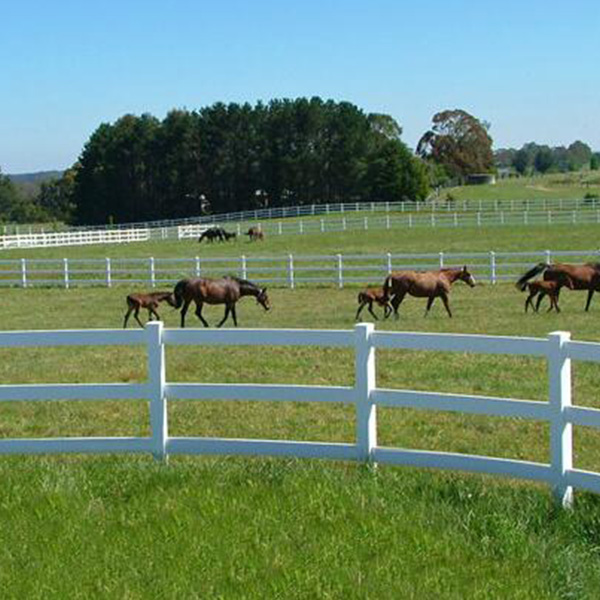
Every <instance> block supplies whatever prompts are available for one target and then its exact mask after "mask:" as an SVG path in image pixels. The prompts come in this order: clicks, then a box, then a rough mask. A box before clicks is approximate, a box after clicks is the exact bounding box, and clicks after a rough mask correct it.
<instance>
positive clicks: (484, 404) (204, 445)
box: [0, 322, 600, 506]
mask: <svg viewBox="0 0 600 600" xmlns="http://www.w3.org/2000/svg"><path fill="white" fill-rule="evenodd" d="M82 345H95V346H98V345H142V346H145V347H146V348H147V356H148V358H147V361H148V379H147V381H146V382H144V383H135V384H122V383H104V384H52V385H39V384H38V385H33V384H31V385H29V384H22V385H0V402H7V401H25V400H29V401H41V400H133V399H146V400H149V401H150V427H151V435H150V437H118V438H117V437H94V438H69V437H66V438H65V437H63V438H52V439H0V454H15V453H23V454H37V453H45V452H88V453H97V452H148V453H152V454H154V455H155V456H156V457H158V458H165V457H166V456H167V455H168V454H247V455H270V456H295V457H300V458H306V457H314V458H329V459H336V460H355V461H363V462H370V463H385V464H397V465H411V466H420V467H434V468H442V469H456V470H464V471H472V472H478V473H489V474H492V475H508V476H512V477H518V478H524V479H530V480H536V481H541V482H545V483H547V484H548V485H550V486H551V487H552V489H553V491H554V494H555V496H556V498H557V500H558V501H559V503H560V504H561V505H563V506H570V505H571V503H572V500H573V488H581V489H586V490H589V491H592V492H595V493H600V473H596V472H591V471H584V470H580V469H576V468H574V466H573V440H572V435H573V431H572V430H573V425H585V426H587V427H594V428H600V410H597V409H592V408H584V407H580V406H572V403H571V360H572V359H575V360H586V361H594V362H600V344H596V343H590V342H573V341H571V340H570V334H568V333H565V332H556V333H551V334H550V335H549V336H548V338H547V339H541V338H516V337H498V336H479V335H449V334H429V333H396V332H378V331H375V330H374V327H373V325H372V324H364V323H363V324H360V325H357V326H356V327H355V329H354V331H351V330H350V331H335V330H321V331H319V330H268V329H262V330H261V329H254V330H252V329H236V330H204V329H201V330H194V329H187V330H184V329H173V330H171V329H163V326H162V323H161V322H152V323H149V324H148V325H147V326H146V328H145V330H89V331H85V330H79V331H45V332H43V331H33V332H1V333H0V347H3V348H4V347H27V346H34V347H35V346H82ZM182 345H205V346H208V345H223V346H228V345H235V346H246V345H252V346H305V345H310V346H327V347H342V348H353V349H354V364H355V381H354V385H353V386H304V385H272V384H271V385H255V384H245V383H238V384H219V383H210V384H208V383H171V382H168V381H167V380H166V364H165V347H166V346H182ZM378 348H386V349H403V350H436V351H444V352H452V351H455V352H472V353H477V354H481V353H483V354H509V355H521V356H537V357H541V358H544V359H545V360H546V361H547V363H548V378H549V398H548V402H539V401H529V400H515V399H508V398H492V397H485V396H473V395H458V394H446V393H438V392H422V391H412V390H391V389H382V388H378V387H377V386H376V363H375V351H376V349H378ZM208 399H211V400H223V401H226V400H259V401H260V400H269V401H276V402H280V401H293V402H341V403H346V404H352V405H354V407H355V424H356V429H355V432H356V433H355V439H354V441H353V442H349V443H323V442H299V441H274V440H262V439H253V440H248V439H226V438H201V437H171V436H170V435H169V430H168V419H167V414H168V413H167V402H170V401H177V400H208ZM378 406H386V407H410V408H413V409H422V410H436V411H452V412H460V413H469V414H480V415H488V416H502V417H518V418H522V419H534V420H540V421H545V422H548V423H549V424H550V456H549V462H548V463H547V464H543V463H536V462H529V461H523V460H513V459H501V458H493V457H486V456H477V455H470V454H458V453H445V452H431V451H421V450H412V449H411V450H408V449H400V448H389V447H382V446H379V444H378V441H377V407H378Z"/></svg>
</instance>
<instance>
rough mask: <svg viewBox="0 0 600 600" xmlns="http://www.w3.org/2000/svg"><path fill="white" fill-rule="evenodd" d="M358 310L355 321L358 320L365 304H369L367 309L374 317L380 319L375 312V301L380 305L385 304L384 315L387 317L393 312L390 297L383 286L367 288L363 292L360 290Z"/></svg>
mask: <svg viewBox="0 0 600 600" xmlns="http://www.w3.org/2000/svg"><path fill="white" fill-rule="evenodd" d="M357 299H358V310H357V311H356V317H355V321H358V318H359V316H360V313H361V312H362V310H363V308H364V307H365V306H368V307H369V308H368V309H367V310H368V311H369V312H370V313H371V314H372V315H373V318H374V319H375V320H376V321H378V320H379V317H378V316H377V315H376V314H375V313H374V312H373V303H377V304H379V306H383V317H384V319H387V318H388V317H389V316H390V313H391V312H392V307H391V306H390V299H389V298H388V297H387V296H386V295H385V292H384V291H383V290H382V289H381V288H375V287H371V288H367V289H365V290H363V291H362V292H358V298H357Z"/></svg>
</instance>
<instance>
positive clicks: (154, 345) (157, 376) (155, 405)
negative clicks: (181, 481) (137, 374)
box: [146, 321, 169, 461]
mask: <svg viewBox="0 0 600 600" xmlns="http://www.w3.org/2000/svg"><path fill="white" fill-rule="evenodd" d="M146 332H147V334H148V388H149V397H150V429H151V434H152V447H153V451H152V454H153V455H154V458H156V459H157V460H162V461H166V460H167V440H168V437H169V434H168V423H167V399H166V396H165V381H166V375H165V347H164V344H163V341H162V334H163V324H162V321H150V322H149V323H147V324H146Z"/></svg>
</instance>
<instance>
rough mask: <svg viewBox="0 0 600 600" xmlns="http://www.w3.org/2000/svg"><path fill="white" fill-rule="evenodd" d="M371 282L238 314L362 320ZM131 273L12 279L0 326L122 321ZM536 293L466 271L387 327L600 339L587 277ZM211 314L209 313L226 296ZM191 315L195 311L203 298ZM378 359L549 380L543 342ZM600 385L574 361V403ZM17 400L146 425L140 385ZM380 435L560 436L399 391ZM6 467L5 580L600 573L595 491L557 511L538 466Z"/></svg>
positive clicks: (531, 454) (516, 592) (217, 593)
mask: <svg viewBox="0 0 600 600" xmlns="http://www.w3.org/2000/svg"><path fill="white" fill-rule="evenodd" d="M596 232H597V228H595V227H579V228H574V229H571V228H566V227H565V228H563V227H553V228H533V229H531V230H528V231H526V230H523V231H519V230H510V231H507V230H505V229H499V228H498V229H483V230H473V231H465V230H461V231H453V230H436V231H435V235H432V236H431V237H430V236H428V235H427V232H424V231H422V230H421V231H411V232H406V233H407V235H404V233H405V232H401V234H399V232H389V233H388V232H370V231H369V232H365V233H364V234H357V233H352V234H346V235H343V234H336V235H335V236H332V237H326V236H317V235H314V236H313V235H311V236H290V237H287V238H272V239H267V240H265V242H264V243H254V244H250V243H248V242H238V243H237V244H236V245H230V246H228V245H225V244H214V245H213V246H206V247H203V248H202V249H199V248H198V246H197V244H195V243H194V242H193V241H191V240H189V241H186V242H180V243H179V244H176V243H171V242H164V243H155V244H152V245H151V246H150V245H148V246H147V245H142V244H139V245H138V244H136V245H127V246H122V247H104V248H95V247H92V248H68V249H67V248H65V249H55V250H52V251H43V252H42V251H35V250H33V251H29V252H21V253H19V254H18V257H21V256H26V257H29V256H33V255H34V254H36V255H38V256H45V257H47V256H48V255H49V254H52V255H56V256H58V257H62V256H67V257H73V258H75V257H91V256H111V255H112V256H135V255H137V256H149V255H155V256H157V257H163V256H178V255H179V256H181V255H183V256H189V255H190V254H191V252H194V251H196V252H197V253H200V252H202V253H206V255H212V256H223V255H226V253H228V254H230V255H239V254H241V253H242V251H241V250H240V249H242V248H243V252H245V253H247V254H248V255H250V253H254V254H255V255H264V254H271V253H279V252H283V251H291V252H304V253H309V252H311V253H321V252H332V251H337V252H348V251H352V252H355V253H356V252H365V253H366V252H369V251H377V252H382V251H390V250H393V251H395V252H401V251H406V252H418V251H440V250H444V251H451V250H460V251H478V250H490V249H495V250H521V249H522V250H540V249H543V248H545V247H548V248H552V249H579V248H592V247H594V245H595V243H596V240H597V237H596ZM109 252H110V253H114V254H110V253H109ZM8 254H9V253H6V255H8ZM3 256H4V254H3ZM7 257H8V256H7ZM182 275H183V274H182ZM374 283H377V282H374ZM358 289H359V288H356V287H348V288H344V289H341V290H340V289H337V288H334V287H309V286H302V287H300V288H299V289H296V290H289V289H285V288H275V289H271V290H270V291H269V294H270V297H271V301H272V304H273V310H272V311H271V312H269V313H265V312H264V311H263V310H262V308H260V307H259V306H257V305H256V304H255V302H254V300H253V299H244V300H242V301H241V302H240V304H239V307H238V320H239V322H240V326H242V327H282V328H286V327H292V328H294V327H300V328H332V329H350V328H351V327H352V326H353V319H354V315H355V313H356V308H357V303H356V294H357V292H358ZM129 291H133V290H132V289H130V288H127V287H115V288H111V289H106V288H97V289H77V288H76V289H70V290H61V289H37V288H34V289H26V290H21V289H3V290H1V291H0V294H1V296H2V311H1V312H0V330H9V329H10V330H16V329H63V328H86V327H94V328H112V327H120V326H121V324H122V319H123V315H124V313H125V310H126V304H125V296H126V294H127V293H128V292H129ZM525 297H526V295H525V294H522V293H519V292H517V291H516V290H515V288H514V286H512V285H508V284H499V285H496V286H491V285H485V284H482V285H478V286H477V287H475V288H474V289H469V288H467V286H466V285H462V284H460V283H457V284H456V285H455V286H454V288H453V291H452V293H451V295H450V302H451V306H452V308H453V312H454V315H455V317H454V318H453V319H448V318H447V316H446V314H445V311H444V310H443V307H442V305H441V304H438V302H439V301H437V302H436V304H434V307H433V309H432V311H431V314H430V315H429V316H428V317H427V319H424V318H423V316H422V315H423V312H424V310H425V301H424V300H422V299H415V298H407V299H406V300H405V302H404V303H403V304H402V306H401V308H400V314H401V318H400V320H399V321H396V322H394V321H386V322H378V323H377V328H380V329H386V330H411V331H436V332H437V331H439V332H461V333H488V334H499V335H526V336H539V337H542V336H545V335H547V333H548V332H550V331H555V330H567V331H571V332H572V335H573V339H576V340H593V341H600V297H596V298H595V299H594V300H593V301H592V308H591V310H590V313H588V314H585V313H584V312H583V306H584V303H585V294H583V293H581V292H570V291H568V290H564V291H563V293H562V295H561V308H562V311H563V312H562V313H560V314H555V313H549V314H543V313H540V314H537V315H531V314H529V315H525V314H524V312H523V305H524V302H525ZM544 306H546V304H544ZM375 310H376V311H377V312H379V313H381V310H380V309H377V308H376V309H375ZM160 313H161V315H162V316H163V318H164V320H165V323H166V326H168V327H176V326H177V325H178V322H179V319H178V313H177V312H174V311H171V309H170V308H169V307H167V306H162V307H161V309H160ZM204 314H205V317H206V318H207V320H208V321H209V322H210V323H211V324H214V323H215V322H217V321H218V320H220V318H221V317H222V315H223V309H222V307H207V308H206V309H205V313H204ZM188 321H189V325H194V326H198V325H199V322H198V321H197V320H196V318H195V316H193V314H191V313H190V314H189V316H188ZM377 362H378V378H379V379H378V385H381V386H386V387H407V388H411V389H421V390H431V391H435V390H440V391H450V392H467V393H474V394H482V395H490V396H511V397H515V398H523V399H533V400H544V399H546V398H547V389H546V388H547V380H546V373H545V364H544V362H543V361H541V360H538V359H533V358H519V357H494V356H475V355H468V354H446V353H444V354H442V353H436V352H408V351H380V352H378V354H377ZM167 369H168V376H169V379H171V380H176V381H181V382H187V381H190V382H191V381H207V382H208V381H213V382H255V383H303V384H325V383H326V384H331V385H349V384H350V383H351V381H352V378H353V364H352V357H351V355H350V354H349V353H346V352H345V351H340V350H339V349H338V350H336V349H321V348H290V349H285V350H282V349H261V350H260V351H258V350H257V349H256V348H253V347H249V348H242V347H239V348H234V349H231V348H228V349H226V350H225V349H218V348H196V347H185V348H171V349H169V350H168V353H167ZM145 372H146V359H145V355H144V353H143V352H142V351H141V350H138V349H135V348H133V347H132V348H127V347H120V348H118V347H115V348H83V349H78V351H77V353H73V351H72V350H70V349H68V348H39V349H33V350H31V349H29V350H25V349H22V350H21V349H16V350H15V349H13V350H11V351H10V352H8V351H6V350H0V378H1V380H2V382H3V383H24V382H27V383H35V382H136V381H140V380H142V379H143V378H144V377H145ZM599 384H600V370H599V369H598V367H597V366H594V365H591V364H585V363H583V364H582V363H575V365H574V402H575V403H577V402H578V400H579V401H580V403H582V404H586V405H588V406H592V407H596V408H600V397H599V396H598V387H599ZM0 414H1V416H2V418H1V421H0V428H1V431H2V436H4V437H9V436H15V437H33V436H52V435H72V436H77V435H145V434H147V432H148V428H149V423H148V420H147V409H146V405H145V403H144V402H141V401H127V402H123V401H121V402H103V403H94V402H85V403H78V402H52V403H44V402H23V403H9V404H3V405H2V406H0ZM169 420H170V429H171V431H172V433H173V434H174V435H206V436H213V435H214V436H227V437H247V438H252V437H261V438H271V439H284V438H293V439H298V440H313V441H318V440H328V441H340V442H341V441H347V440H349V439H351V437H352V435H353V428H354V416H353V412H352V410H351V409H350V408H349V407H346V406H342V405H340V406H336V405H330V404H327V405H306V404H294V403H285V404H279V403H278V404H276V403H268V402H262V403H250V402H227V403H225V402H185V401H180V402H178V403H177V404H175V405H174V406H171V408H170V414H169ZM379 436H380V439H381V441H382V443H384V444H389V445H395V446H403V447H410V448H421V449H433V450H442V451H454V452H472V453H479V454H484V455H495V456H499V457H514V458H522V459H528V460H540V461H544V460H545V459H546V457H547V454H548V431H547V428H545V427H544V426H541V425H539V424H537V423H534V422H528V421H522V420H519V419H504V418H494V419H493V418H489V417H479V416H472V415H455V414H446V413H430V412H419V411H416V410H409V409H385V410H383V409H382V410H380V411H379ZM599 459H600V436H598V434H597V432H593V431H592V430H590V431H586V429H585V428H582V427H579V428H577V429H576V436H575V464H576V466H577V467H579V468H589V469H595V470H597V469H598V463H599ZM0 472H1V473H2V479H3V482H4V485H3V486H2V488H1V490H0V511H1V514H0V531H1V532H2V539H3V540H10V541H13V543H10V542H9V543H6V544H4V545H3V547H2V549H1V550H0V585H1V586H2V589H3V590H4V592H5V595H6V596H7V597H15V598H16V597H48V596H69V597H75V598H77V597H84V596H85V597H89V596H90V595H91V596H97V597H115V596H117V597H126V598H144V597H148V596H164V597H182V596H185V597H224V598H237V597H286V598H287V597H292V598H305V597H331V598H335V597H340V596H344V597H350V598H352V597H356V598H364V597H377V598H380V597H381V598H387V597H389V598H397V597H406V598H411V597H414V598H423V597H444V598H462V597H465V596H473V597H498V598H500V597H502V598H505V597H522V598H533V597H535V598H586V597H588V598H592V597H594V595H595V594H596V591H597V589H598V586H599V585H600V575H599V573H600V571H599V570H598V559H599V558H600V557H599V548H600V499H599V498H598V497H596V496H592V495H587V494H582V493H579V494H578V500H577V503H576V508H575V511H574V513H573V514H568V513H564V514H558V513H557V512H555V510H554V508H553V507H552V503H551V499H550V494H549V492H548V490H547V489H546V488H545V487H541V486H539V487H538V486H536V485H534V484H531V483H522V482H515V481H512V480H506V479H495V478H494V479H493V478H489V477H479V476H468V475H462V474H453V473H441V472H435V471H424V470H422V471H419V470H412V469H405V468H389V467H386V468H380V469H379V470H378V471H377V472H375V473H374V472H371V471H369V470H368V469H365V468H361V467H357V466H356V465H353V464H350V465H346V464H335V463H333V464H324V463H319V462H314V461H284V460H278V461H275V460H265V459H231V458H220V459H215V458H202V459H198V458H194V459H191V458H176V459H172V460H171V462H170V464H169V465H160V464H155V463H154V462H153V461H152V459H151V458H149V457H123V456H119V457H93V456H88V457H77V456H70V457H66V458H65V457H61V456H51V457H10V458H2V459H1V460H0ZM17 540H21V542H20V543H17ZM83 566H84V567H83ZM64 573H69V574H70V576H69V577H64Z"/></svg>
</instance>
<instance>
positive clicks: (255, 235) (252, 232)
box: [246, 227, 265, 242]
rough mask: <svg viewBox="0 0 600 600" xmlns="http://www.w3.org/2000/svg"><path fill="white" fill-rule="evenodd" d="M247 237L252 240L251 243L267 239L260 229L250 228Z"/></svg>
mask: <svg viewBox="0 0 600 600" xmlns="http://www.w3.org/2000/svg"><path fill="white" fill-rule="evenodd" d="M246 235H247V236H248V237H249V238H250V241H251V242H252V241H256V240H264V239H265V234H264V233H263V232H262V229H261V228H260V227H250V229H248V231H246Z"/></svg>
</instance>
